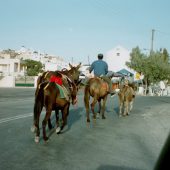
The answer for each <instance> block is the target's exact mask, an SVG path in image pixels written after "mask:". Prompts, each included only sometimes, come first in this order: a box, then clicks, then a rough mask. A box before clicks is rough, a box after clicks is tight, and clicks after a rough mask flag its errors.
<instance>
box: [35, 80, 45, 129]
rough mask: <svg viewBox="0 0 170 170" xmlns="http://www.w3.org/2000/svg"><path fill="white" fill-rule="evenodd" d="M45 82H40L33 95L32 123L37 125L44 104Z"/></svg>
mask: <svg viewBox="0 0 170 170" xmlns="http://www.w3.org/2000/svg"><path fill="white" fill-rule="evenodd" d="M47 84H48V83H47V82H45V83H42V84H41V85H40V87H39V90H38V91H37V94H36V96H35V102H34V125H35V126H37V124H38V123H39V117H40V114H41V111H42V108H43V106H44V87H45V86H46V85H47Z"/></svg>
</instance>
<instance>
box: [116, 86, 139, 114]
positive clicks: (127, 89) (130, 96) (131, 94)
mask: <svg viewBox="0 0 170 170" xmlns="http://www.w3.org/2000/svg"><path fill="white" fill-rule="evenodd" d="M135 89H136V88H135V86H133V85H132V86H131V85H129V84H128V83H125V85H123V87H121V88H120V91H119V93H118V98H119V117H121V116H122V115H123V116H126V115H129V114H130V111H131V110H132V108H133V102H134V98H135Z"/></svg>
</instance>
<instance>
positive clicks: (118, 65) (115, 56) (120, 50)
mask: <svg viewBox="0 0 170 170" xmlns="http://www.w3.org/2000/svg"><path fill="white" fill-rule="evenodd" d="M104 59H105V61H106V62H107V63H108V67H109V68H108V69H109V71H114V72H117V71H120V70H122V69H126V70H128V71H130V72H132V70H130V68H128V67H127V66H126V64H125V63H126V62H127V61H130V51H129V50H127V49H126V48H124V47H122V46H116V47H115V48H113V49H111V50H109V51H108V52H106V55H105V57H104Z"/></svg>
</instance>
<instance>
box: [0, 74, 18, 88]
mask: <svg viewBox="0 0 170 170" xmlns="http://www.w3.org/2000/svg"><path fill="white" fill-rule="evenodd" d="M0 87H15V77H14V76H4V77H1V78H0Z"/></svg>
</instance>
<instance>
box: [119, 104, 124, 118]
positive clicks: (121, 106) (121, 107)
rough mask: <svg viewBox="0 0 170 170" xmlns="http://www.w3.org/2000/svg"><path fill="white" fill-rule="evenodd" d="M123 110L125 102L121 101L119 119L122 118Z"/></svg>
mask: <svg viewBox="0 0 170 170" xmlns="http://www.w3.org/2000/svg"><path fill="white" fill-rule="evenodd" d="M122 109H123V102H121V101H120V103H119V117H121V116H122Z"/></svg>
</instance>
